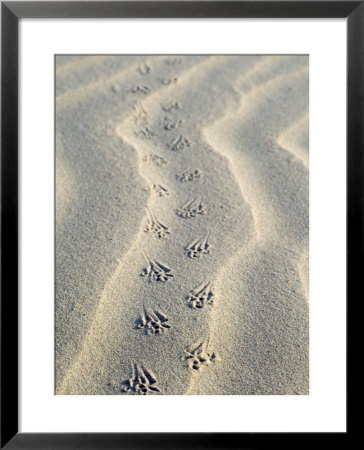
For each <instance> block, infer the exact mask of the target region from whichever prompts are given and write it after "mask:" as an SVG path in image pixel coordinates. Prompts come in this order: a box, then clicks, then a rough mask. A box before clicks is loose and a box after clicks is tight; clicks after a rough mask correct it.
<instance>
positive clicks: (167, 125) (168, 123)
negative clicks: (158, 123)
mask: <svg viewBox="0 0 364 450" xmlns="http://www.w3.org/2000/svg"><path fill="white" fill-rule="evenodd" d="M181 125H182V120H180V119H178V120H172V119H170V118H169V117H165V118H164V120H163V128H164V129H165V130H167V131H169V130H174V129H175V128H178V127H180V126H181Z"/></svg>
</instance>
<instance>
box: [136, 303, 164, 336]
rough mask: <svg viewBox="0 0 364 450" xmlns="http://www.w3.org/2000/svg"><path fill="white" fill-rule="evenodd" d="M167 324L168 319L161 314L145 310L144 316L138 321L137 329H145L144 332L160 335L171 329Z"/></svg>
mask: <svg viewBox="0 0 364 450" xmlns="http://www.w3.org/2000/svg"><path fill="white" fill-rule="evenodd" d="M167 322H168V318H167V317H166V316H165V315H164V314H162V313H161V312H159V311H154V312H153V313H150V312H148V311H147V310H146V309H144V313H143V315H142V316H141V318H140V319H139V320H138V321H137V325H136V328H138V329H141V328H144V331H145V332H146V333H148V334H159V333H163V332H164V331H165V330H168V329H169V328H171V326H170V325H168V323H167Z"/></svg>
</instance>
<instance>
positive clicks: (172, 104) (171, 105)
mask: <svg viewBox="0 0 364 450" xmlns="http://www.w3.org/2000/svg"><path fill="white" fill-rule="evenodd" d="M180 107H181V106H180V104H179V103H178V102H177V101H169V102H167V103H164V104H163V105H162V109H163V111H166V112H170V111H173V110H177V109H180Z"/></svg>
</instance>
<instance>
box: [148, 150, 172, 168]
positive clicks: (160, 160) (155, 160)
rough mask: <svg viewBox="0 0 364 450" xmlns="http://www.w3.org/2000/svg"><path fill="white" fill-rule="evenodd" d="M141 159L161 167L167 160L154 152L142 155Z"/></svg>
mask: <svg viewBox="0 0 364 450" xmlns="http://www.w3.org/2000/svg"><path fill="white" fill-rule="evenodd" d="M143 161H152V162H153V163H154V164H155V165H156V166H158V167H162V166H164V165H166V164H167V161H166V160H165V159H164V158H162V156H159V155H157V154H155V153H149V155H145V156H144V157H143Z"/></svg>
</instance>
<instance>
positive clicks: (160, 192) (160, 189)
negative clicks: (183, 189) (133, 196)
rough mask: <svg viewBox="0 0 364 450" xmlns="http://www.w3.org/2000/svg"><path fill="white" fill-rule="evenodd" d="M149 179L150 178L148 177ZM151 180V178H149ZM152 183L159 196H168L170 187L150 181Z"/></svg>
mask: <svg viewBox="0 0 364 450" xmlns="http://www.w3.org/2000/svg"><path fill="white" fill-rule="evenodd" d="M148 179H149V178H148ZM149 181H150V179H149ZM150 182H151V184H152V190H153V191H154V192H155V193H156V194H157V195H158V196H159V197H168V195H169V192H168V189H167V188H165V187H164V186H162V185H161V184H155V183H153V182H152V181H150Z"/></svg>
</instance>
